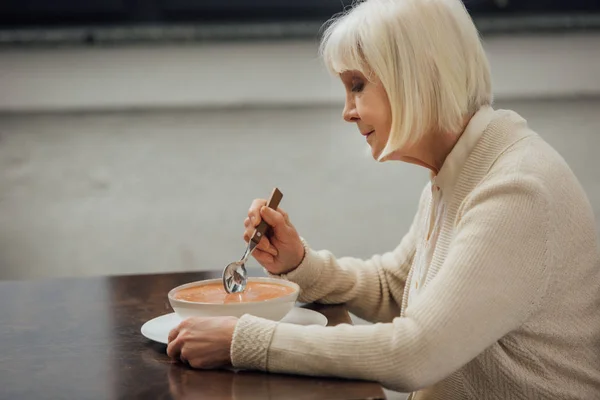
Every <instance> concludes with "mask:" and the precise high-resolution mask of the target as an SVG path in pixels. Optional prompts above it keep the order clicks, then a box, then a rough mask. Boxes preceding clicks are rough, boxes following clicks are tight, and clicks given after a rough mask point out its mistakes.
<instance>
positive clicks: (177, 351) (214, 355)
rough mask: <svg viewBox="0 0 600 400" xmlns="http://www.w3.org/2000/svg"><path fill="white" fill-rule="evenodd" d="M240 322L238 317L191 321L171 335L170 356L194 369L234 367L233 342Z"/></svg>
mask: <svg viewBox="0 0 600 400" xmlns="http://www.w3.org/2000/svg"><path fill="white" fill-rule="evenodd" d="M237 321H238V319H237V318H235V317H206V318H201V317H193V318H188V319H186V320H184V321H182V322H181V323H180V324H179V326H177V327H176V328H175V329H173V330H172V331H171V332H170V333H169V345H168V346H167V355H168V356H169V357H171V358H174V359H177V358H179V359H180V360H181V361H183V362H187V363H188V364H190V366H192V367H193V368H202V369H209V368H218V367H223V366H228V365H231V356H230V349H231V341H232V339H233V331H234V330H235V325H236V324H237Z"/></svg>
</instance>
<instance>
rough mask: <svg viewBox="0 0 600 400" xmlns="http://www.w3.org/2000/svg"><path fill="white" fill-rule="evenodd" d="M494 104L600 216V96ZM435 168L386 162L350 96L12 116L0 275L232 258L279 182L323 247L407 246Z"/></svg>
mask: <svg viewBox="0 0 600 400" xmlns="http://www.w3.org/2000/svg"><path fill="white" fill-rule="evenodd" d="M496 107H499V108H512V109H514V110H516V111H517V112H519V113H521V114H522V115H523V116H524V117H525V118H527V119H528V120H529V122H530V125H531V126H532V127H533V128H534V129H535V130H536V131H538V132H539V133H540V134H541V135H542V136H543V137H544V138H546V140H548V141H549V142H550V143H551V144H552V145H553V146H555V147H556V148H557V149H558V151H559V152H561V153H562V154H563V156H564V157H565V159H566V160H567V162H568V163H569V164H570V165H571V167H572V168H573V170H574V172H575V173H576V175H577V176H578V178H579V179H580V181H581V183H582V185H583V186H584V188H585V190H586V191H587V193H588V195H589V198H590V201H591V202H592V204H593V206H594V210H595V212H596V215H600V168H598V165H597V162H598V161H597V160H598V157H599V151H600V99H580V100H563V101H558V100H557V101H550V100H548V101H513V102H502V103H499V104H497V105H496ZM426 179H427V173H426V171H424V170H422V169H421V168H419V167H415V166H411V165H406V164H400V163H385V164H377V163H376V162H374V161H373V160H372V159H371V158H370V156H369V154H368V152H367V149H366V147H365V143H364V141H363V139H362V138H361V136H360V135H359V134H358V133H357V132H356V130H355V128H354V127H352V126H350V125H348V124H346V123H344V122H343V121H342V119H341V110H340V109H339V108H338V107H317V106H315V107H313V108H298V109H277V108H274V109H246V110H228V111H224V110H209V111H207V110H205V111H195V110H175V111H174V110H171V111H167V110H165V111H148V112H122V113H100V114H31V115H26V114H3V115H0V279H38V278H46V277H55V276H86V275H106V274H123V273H127V274H129V273H146V272H160V271H182V270H197V269H213V268H220V267H221V266H223V265H224V264H226V263H227V262H229V261H231V260H233V259H236V258H238V257H239V256H240V255H241V253H242V251H243V246H244V243H243V242H242V238H241V235H242V221H243V219H244V217H245V214H246V212H247V209H248V206H249V205H250V202H251V201H252V199H253V198H255V197H264V196H267V195H268V194H269V192H270V190H271V188H272V187H273V186H278V187H279V188H280V189H281V190H282V191H283V193H284V198H283V202H282V207H284V208H285V209H286V210H287V211H288V212H289V213H290V215H291V218H292V220H293V222H294V223H295V225H296V227H297V228H298V230H299V231H300V233H301V234H302V235H303V236H304V237H306V238H307V240H308V241H309V242H310V243H311V244H312V245H313V246H314V247H319V248H328V249H331V250H333V251H334V253H336V254H338V255H354V256H359V257H367V256H370V255H371V254H373V253H375V252H382V251H386V250H388V249H390V248H392V247H393V246H395V245H396V244H397V243H398V241H399V240H400V239H401V237H402V235H403V234H404V233H405V231H406V229H407V227H408V225H409V223H410V221H411V219H412V215H413V213H414V211H415V207H416V203H417V199H418V195H419V192H420V189H421V188H422V185H423V184H424V183H425V181H426ZM597 224H598V226H599V228H600V220H598V222H597ZM389 395H390V398H403V396H402V395H400V394H393V393H389Z"/></svg>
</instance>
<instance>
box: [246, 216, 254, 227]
mask: <svg viewBox="0 0 600 400" xmlns="http://www.w3.org/2000/svg"><path fill="white" fill-rule="evenodd" d="M249 227H253V225H252V223H251V222H250V217H246V219H245V220H244V228H246V229H248V228H249Z"/></svg>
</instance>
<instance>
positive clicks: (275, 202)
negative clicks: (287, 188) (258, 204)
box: [250, 188, 283, 245]
mask: <svg viewBox="0 0 600 400" xmlns="http://www.w3.org/2000/svg"><path fill="white" fill-rule="evenodd" d="M282 197H283V193H281V191H279V189H277V188H275V189H273V192H272V193H271V197H270V198H269V201H267V207H269V208H272V209H273V210H277V207H278V206H279V202H281V198H282ZM268 228H269V224H267V223H266V222H265V220H264V219H263V220H262V221H260V224H258V226H257V227H256V230H255V231H254V234H253V235H252V237H251V238H250V240H251V241H253V242H254V243H255V244H257V245H258V242H260V239H262V237H263V236H264V235H265V232H266V231H267V229H268Z"/></svg>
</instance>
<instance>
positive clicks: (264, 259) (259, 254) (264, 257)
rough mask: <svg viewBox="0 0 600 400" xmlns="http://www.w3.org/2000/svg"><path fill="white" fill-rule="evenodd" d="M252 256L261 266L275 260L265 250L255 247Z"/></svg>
mask: <svg viewBox="0 0 600 400" xmlns="http://www.w3.org/2000/svg"><path fill="white" fill-rule="evenodd" d="M252 256H253V257H254V258H255V259H256V261H258V262H259V263H260V264H261V265H262V266H266V265H269V264H273V263H274V262H275V257H273V256H272V255H271V254H269V253H267V252H266V251H263V250H259V249H256V250H254V251H253V252H252Z"/></svg>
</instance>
